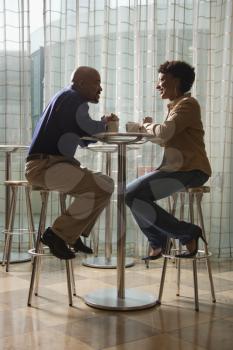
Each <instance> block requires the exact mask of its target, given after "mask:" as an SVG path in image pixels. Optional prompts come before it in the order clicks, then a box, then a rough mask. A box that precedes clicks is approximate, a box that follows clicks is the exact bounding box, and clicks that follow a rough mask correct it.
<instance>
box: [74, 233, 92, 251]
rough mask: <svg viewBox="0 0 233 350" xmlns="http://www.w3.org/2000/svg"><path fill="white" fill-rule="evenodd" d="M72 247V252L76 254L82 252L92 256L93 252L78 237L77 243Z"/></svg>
mask: <svg viewBox="0 0 233 350" xmlns="http://www.w3.org/2000/svg"><path fill="white" fill-rule="evenodd" d="M72 247H73V248H74V250H75V251H76V252H83V253H85V254H93V250H92V249H91V248H90V247H87V246H86V245H85V244H84V243H83V241H82V240H81V238H80V237H79V238H78V239H77V241H76V242H75V243H74V244H73V245H72Z"/></svg>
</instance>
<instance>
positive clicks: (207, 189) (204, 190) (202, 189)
mask: <svg viewBox="0 0 233 350" xmlns="http://www.w3.org/2000/svg"><path fill="white" fill-rule="evenodd" d="M179 192H188V193H209V192H210V187H209V186H199V187H187V188H186V189H184V190H181V191H179Z"/></svg>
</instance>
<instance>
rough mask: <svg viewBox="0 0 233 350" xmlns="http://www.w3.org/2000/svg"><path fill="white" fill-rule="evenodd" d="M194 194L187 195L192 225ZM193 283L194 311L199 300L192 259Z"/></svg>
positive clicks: (195, 272) (195, 264)
mask: <svg viewBox="0 0 233 350" xmlns="http://www.w3.org/2000/svg"><path fill="white" fill-rule="evenodd" d="M193 203H194V194H193V193H189V214H190V221H191V223H194V209H193ZM193 283H194V298H195V310H196V311H198V310H199V300H198V281H197V260H196V259H195V258H193Z"/></svg>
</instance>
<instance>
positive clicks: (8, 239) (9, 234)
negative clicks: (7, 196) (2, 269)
mask: <svg viewBox="0 0 233 350" xmlns="http://www.w3.org/2000/svg"><path fill="white" fill-rule="evenodd" d="M11 191H12V196H11V204H10V214H9V218H8V219H9V221H8V228H7V237H6V244H5V249H4V251H5V253H4V255H5V256H6V272H8V271H9V265H10V256H11V246H12V238H13V237H12V232H13V227H14V221H15V210H16V202H17V194H18V188H17V187H11ZM4 259H5V257H4ZM3 261H5V260H3Z"/></svg>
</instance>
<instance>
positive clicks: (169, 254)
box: [157, 186, 216, 311]
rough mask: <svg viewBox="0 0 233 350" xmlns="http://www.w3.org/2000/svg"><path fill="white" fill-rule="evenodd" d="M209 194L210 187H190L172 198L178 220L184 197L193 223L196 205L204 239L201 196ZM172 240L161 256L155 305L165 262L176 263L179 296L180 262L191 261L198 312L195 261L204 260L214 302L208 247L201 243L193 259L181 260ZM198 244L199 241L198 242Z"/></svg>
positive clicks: (182, 214)
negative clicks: (171, 261) (161, 261)
mask: <svg viewBox="0 0 233 350" xmlns="http://www.w3.org/2000/svg"><path fill="white" fill-rule="evenodd" d="M209 192H210V187H208V186H200V187H192V188H187V189H185V190H182V191H179V192H177V193H175V194H174V196H173V200H174V202H173V208H172V212H173V214H175V212H176V206H177V201H178V199H179V200H180V219H181V220H183V218H184V206H185V196H188V204H189V217H190V222H191V223H194V204H196V212H197V218H198V223H199V225H200V227H201V229H202V235H203V237H204V238H205V239H206V234H205V227H204V220H203V213H202V207H201V202H202V198H203V195H204V194H205V193H209ZM172 241H173V240H168V244H167V249H166V252H165V254H163V257H164V262H163V268H162V276H161V281H160V287H159V296H158V300H157V303H158V304H161V300H162V294H163V288H164V282H165V275H166V269H167V261H168V260H169V259H174V260H175V262H176V267H177V293H176V295H177V296H179V295H180V275H181V260H182V259H185V260H186V261H187V260H190V261H192V267H193V283H194V300H195V310H196V311H198V310H199V300H198V279H197V261H201V260H205V262H206V267H207V272H208V276H209V281H210V289H211V295H212V301H213V303H215V302H216V298H215V291H214V283H213V277H212V271H211V263H210V256H211V255H212V254H211V252H210V251H209V250H208V246H207V244H206V243H203V245H204V249H202V250H201V249H199V250H198V253H197V255H196V256H195V257H192V258H181V257H176V256H175V255H176V254H180V253H181V251H182V247H181V245H179V244H178V247H177V246H174V243H173V245H172ZM199 243H200V240H199Z"/></svg>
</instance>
